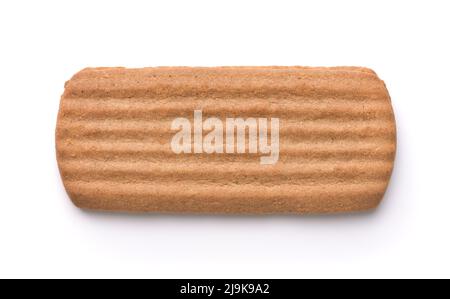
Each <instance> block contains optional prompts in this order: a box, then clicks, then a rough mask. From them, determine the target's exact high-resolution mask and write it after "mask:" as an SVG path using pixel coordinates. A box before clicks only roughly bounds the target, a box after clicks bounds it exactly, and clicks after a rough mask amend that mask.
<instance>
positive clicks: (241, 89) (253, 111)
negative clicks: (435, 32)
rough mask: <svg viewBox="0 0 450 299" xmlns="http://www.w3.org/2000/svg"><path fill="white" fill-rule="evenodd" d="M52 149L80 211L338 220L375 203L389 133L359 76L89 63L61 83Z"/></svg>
mask: <svg viewBox="0 0 450 299" xmlns="http://www.w3.org/2000/svg"><path fill="white" fill-rule="evenodd" d="M56 148H57V160H58V165H59V169H60V173H61V177H62V180H63V183H64V186H65V188H66V190H67V193H68V194H69V197H70V198H71V199H72V201H73V202H74V203H75V205H76V206H78V207H80V208H83V209H93V210H108V211H137V212H163V213H245V214H261V213H264V214H268V213H270V214H273V213H277V214H279V213H293V214H304V213H337V212H353V211H364V210H369V209H373V208H375V207H376V206H377V205H378V204H379V202H380V201H381V199H382V197H383V194H384V192H385V190H386V188H387V185H388V181H389V178H390V176H391V172H392V168H393V162H394V157H395V151H396V130H395V120H394V114H393V110H392V106H391V102H390V97H389V94H388V91H387V90H386V87H385V85H384V83H383V81H381V80H380V79H379V78H378V76H377V75H376V74H375V73H374V72H373V71H372V70H369V69H366V68H360V67H336V68H309V67H214V68H190V67H158V68H142V69H125V68H88V69H85V70H82V71H81V72H79V73H77V74H76V75H75V76H74V77H73V78H72V79H71V80H70V81H68V82H67V83H66V86H65V92H64V94H63V96H62V99H61V104H60V110H59V115H58V122H57V128H56Z"/></svg>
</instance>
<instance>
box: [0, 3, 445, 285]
mask: <svg viewBox="0 0 450 299" xmlns="http://www.w3.org/2000/svg"><path fill="white" fill-rule="evenodd" d="M449 3H450V2H449V1H381V0H377V1H345V0H343V1H317V0H316V1H280V0H277V1H272V2H269V1H261V0H258V1H243V0H238V1H231V0H227V1H210V0H205V1H195V0H192V1H167V0H166V1H158V2H156V1H155V2H152V1H130V0H128V1H111V0H108V1H81V0H78V1H46V0H41V1H20V0H16V1H1V2H0V122H1V123H0V130H1V137H0V140H1V141H0V142H1V143H0V153H1V154H0V176H1V178H0V182H1V183H0V184H1V185H0V277H5V278H7V277H87V278H91V277H92V278H95V277H128V278H135V277H136V278H137V277H148V278H152V277H153V278H170V277H177V278H220V277H224V278H288V277H296V278H302V277H305V278H315V277H327V278H332V277H355V278H359V277H361V278H362V277H382V278H389V277H393V278H396V277H449V276H450V236H449V229H450V192H449V185H450V183H449V177H450V175H449V170H450V163H449V162H450V161H449V160H450V159H449V150H450V148H449V128H450V116H449V109H450V92H449V86H450V73H449V69H450V56H449V55H450V42H449V41H450V39H449V37H450V34H449V29H450V6H449V5H450V4H449ZM158 65H187V66H215V65H308V66H338V65H356V66H367V67H371V68H373V69H374V70H375V71H376V72H377V73H378V74H379V76H380V77H381V78H382V79H383V80H385V81H386V83H387V86H388V89H389V91H390V94H391V97H392V101H393V105H394V109H395V113H396V118H397V125H398V153H397V160H396V165H395V170H394V174H393V178H392V181H391V184H390V187H389V189H388V192H387V194H386V196H385V199H384V201H383V203H382V205H381V206H380V208H379V209H378V210H377V211H375V212H373V213H367V214H358V215H350V216H349V215H344V216H342V215H341V216H309V217H298V216H289V217H280V216H271V217H243V216H227V217H225V216H176V215H171V216H167V215H140V216H136V215H126V214H105V213H103V214H102V213H92V212H83V211H81V210H78V209H76V208H75V207H74V206H73V205H72V204H71V202H70V201H69V199H68V197H67V196H66V194H65V191H64V189H63V186H62V184H61V181H60V178H59V174H58V170H57V165H56V159H55V150H54V130H55V124H56V116H57V110H58V105H59V98H60V95H61V94H62V92H63V87H64V82H65V81H66V80H68V79H70V77H71V76H72V75H73V74H74V73H75V72H77V71H79V70H80V69H82V68H84V67H87V66H127V67H143V66H158Z"/></svg>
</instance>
